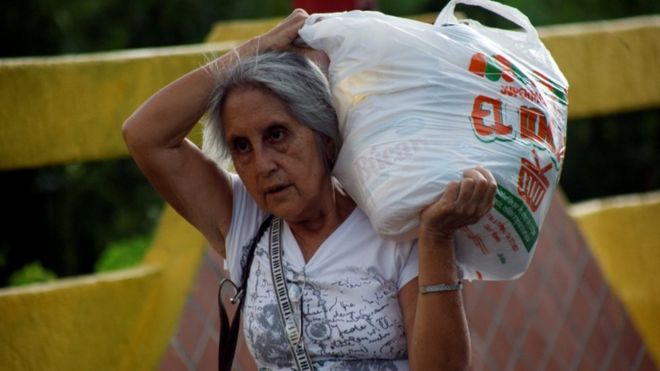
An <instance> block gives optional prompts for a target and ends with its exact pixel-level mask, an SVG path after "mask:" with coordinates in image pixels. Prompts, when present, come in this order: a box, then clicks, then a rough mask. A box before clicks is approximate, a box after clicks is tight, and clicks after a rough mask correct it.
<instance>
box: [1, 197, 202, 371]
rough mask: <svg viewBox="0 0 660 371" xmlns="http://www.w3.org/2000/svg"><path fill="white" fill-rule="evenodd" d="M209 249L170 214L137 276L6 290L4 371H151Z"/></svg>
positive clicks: (3, 293)
mask: <svg viewBox="0 0 660 371" xmlns="http://www.w3.org/2000/svg"><path fill="white" fill-rule="evenodd" d="M205 248H206V242H205V240H204V238H203V237H202V236H201V235H200V234H199V233H197V232H196V231H195V230H194V229H193V228H192V227H191V226H190V225H189V224H188V223H187V222H185V221H184V220H183V219H181V218H180V217H178V216H177V215H176V214H175V212H174V211H173V210H172V209H170V208H167V209H166V211H165V212H164V214H163V217H162V220H161V223H160V227H159V230H158V232H157V234H156V238H155V240H154V244H153V247H152V248H151V250H150V251H149V253H148V255H147V258H146V262H145V263H144V264H143V265H142V266H140V267H138V268H136V269H130V270H124V271H120V272H115V273H106V274H97V275H92V276H85V277H77V278H69V279H62V280H58V281H56V282H54V283H48V284H41V285H33V286H27V287H19V288H9V289H1V290H0V319H1V320H0V370H99V371H103V370H122V371H134V370H144V371H147V370H148V371H151V370H154V369H155V368H156V366H157V365H158V362H159V361H160V358H161V356H162V353H163V352H164V351H165V348H166V345H167V343H168V341H169V339H170V337H171V336H172V333H173V331H174V330H175V328H176V325H177V324H178V318H179V315H180V313H181V310H182V308H183V304H184V303H185V297H186V295H187V293H188V290H189V287H190V284H191V281H192V279H193V278H194V276H195V272H196V270H197V267H198V265H199V261H200V259H201V256H202V253H203V252H204V249H205Z"/></svg>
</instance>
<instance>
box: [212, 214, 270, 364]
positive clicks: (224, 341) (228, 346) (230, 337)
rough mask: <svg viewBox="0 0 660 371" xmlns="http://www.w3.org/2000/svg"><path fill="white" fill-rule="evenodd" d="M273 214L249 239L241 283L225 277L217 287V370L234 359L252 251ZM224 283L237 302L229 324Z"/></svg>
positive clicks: (233, 299) (233, 300) (234, 302)
mask: <svg viewBox="0 0 660 371" xmlns="http://www.w3.org/2000/svg"><path fill="white" fill-rule="evenodd" d="M272 220H273V216H272V215H269V216H268V217H267V218H266V219H265V220H264V221H263V222H262V223H261V226H259V230H258V231H257V234H256V235H255V236H254V238H253V239H252V240H250V245H249V247H248V257H247V261H246V264H245V266H244V267H242V268H243V272H242V275H241V285H240V286H239V287H236V284H235V283H234V282H232V281H231V280H230V279H228V278H225V279H223V280H222V281H221V282H220V287H219V288H218V310H219V311H220V340H219V342H218V370H219V371H223V370H224V371H231V366H232V363H233V361H234V353H235V352H236V342H237V340H238V329H239V328H240V326H241V311H242V310H243V300H242V299H243V296H244V295H245V289H246V288H247V280H248V278H249V276H250V267H251V266H252V260H254V251H255V250H256V248H257V243H258V242H259V240H260V239H261V237H262V236H263V235H264V233H265V232H266V229H268V227H269V226H270V224H271V221H272ZM225 284H229V285H231V286H233V287H234V290H235V292H236V294H235V295H234V296H233V297H232V298H231V299H229V301H230V302H231V303H232V304H236V303H238V307H237V308H236V313H234V318H232V321H231V326H230V325H229V318H228V317H227V309H225V305H224V303H223V302H222V287H223V286H224V285H225Z"/></svg>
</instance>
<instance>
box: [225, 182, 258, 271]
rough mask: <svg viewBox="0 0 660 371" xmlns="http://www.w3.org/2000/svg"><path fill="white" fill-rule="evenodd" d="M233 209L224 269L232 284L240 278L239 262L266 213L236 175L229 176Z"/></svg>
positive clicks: (226, 241) (226, 244)
mask: <svg viewBox="0 0 660 371" xmlns="http://www.w3.org/2000/svg"><path fill="white" fill-rule="evenodd" d="M231 183H232V192H233V206H232V207H233V208H232V214H231V224H230V226H229V232H227V237H226V238H225V250H226V253H227V259H226V260H225V269H227V270H228V271H229V275H230V277H231V279H232V281H234V282H239V281H240V277H241V274H242V272H241V270H242V269H241V260H242V259H243V254H245V253H246V251H245V250H246V249H247V248H248V244H249V243H250V240H251V239H252V238H253V237H254V235H255V234H256V233H257V230H258V229H259V226H260V225H261V223H262V222H263V220H264V219H265V218H266V213H265V212H264V211H262V210H261V209H259V207H258V206H257V203H256V202H255V201H254V199H252V197H251V196H250V194H249V193H248V192H247V189H246V188H245V185H244V184H243V182H242V181H241V179H240V178H239V177H238V175H236V174H231Z"/></svg>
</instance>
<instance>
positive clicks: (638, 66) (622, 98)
mask: <svg viewBox="0 0 660 371" xmlns="http://www.w3.org/2000/svg"><path fill="white" fill-rule="evenodd" d="M539 34H540V35H541V38H542V39H543V42H544V43H545V45H546V46H547V48H548V49H549V50H550V52H551V53H552V55H553V56H554V58H555V60H556V61H557V64H558V65H559V68H560V69H561V70H562V72H563V73H564V75H566V78H567V79H568V82H569V84H570V89H569V105H568V109H569V117H570V118H580V117H590V116H599V115H606V114H612V113H618V112H627V111H634V110H641V109H648V108H654V107H660V69H658V68H657V64H658V61H659V60H660V16H657V15H656V16H643V17H635V18H627V19H621V20H613V21H602V22H590V23H577V24H571V25H556V26H551V27H540V28H539Z"/></svg>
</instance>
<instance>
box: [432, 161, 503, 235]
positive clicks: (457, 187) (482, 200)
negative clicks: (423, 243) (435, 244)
mask: <svg viewBox="0 0 660 371" xmlns="http://www.w3.org/2000/svg"><path fill="white" fill-rule="evenodd" d="M496 191H497V182H496V181H495V178H494V177H493V174H492V173H491V172H490V171H488V170H487V169H485V168H483V167H481V166H478V167H476V168H473V169H469V170H466V171H464V172H463V179H462V180H460V181H454V182H450V183H449V184H448V185H447V188H446V189H445V191H444V192H443V193H442V195H441V196H440V199H438V200H437V201H436V202H434V203H433V204H431V205H429V206H428V207H426V208H425V209H424V210H423V211H422V214H421V229H420V237H421V236H422V235H423V236H424V237H431V238H442V239H452V238H453V235H454V232H456V231H457V230H458V229H460V228H462V227H464V226H467V225H470V224H474V223H476V222H477V221H479V219H481V218H482V217H483V216H484V215H486V213H487V212H488V211H489V210H490V209H491V208H492V207H493V203H494V200H495V192H496Z"/></svg>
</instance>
